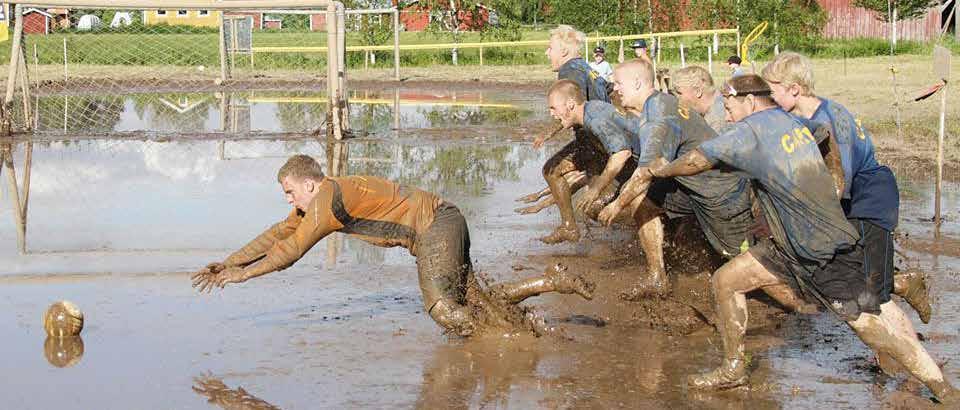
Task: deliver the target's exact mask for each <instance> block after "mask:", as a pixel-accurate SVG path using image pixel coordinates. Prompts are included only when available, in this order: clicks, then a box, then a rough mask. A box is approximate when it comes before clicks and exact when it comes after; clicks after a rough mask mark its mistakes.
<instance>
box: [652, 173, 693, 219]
mask: <svg viewBox="0 0 960 410" xmlns="http://www.w3.org/2000/svg"><path fill="white" fill-rule="evenodd" d="M647 199H649V200H650V202H653V204H654V205H656V206H657V207H658V208H660V209H663V211H664V212H665V213H666V214H667V218H670V219H675V218H682V217H685V216H691V215H693V207H692V205H691V204H690V197H689V196H688V195H687V193H686V192H684V191H683V189H681V187H680V184H678V183H677V182H676V181H675V180H674V179H673V178H654V180H653V182H652V183H651V184H650V188H649V189H647Z"/></svg>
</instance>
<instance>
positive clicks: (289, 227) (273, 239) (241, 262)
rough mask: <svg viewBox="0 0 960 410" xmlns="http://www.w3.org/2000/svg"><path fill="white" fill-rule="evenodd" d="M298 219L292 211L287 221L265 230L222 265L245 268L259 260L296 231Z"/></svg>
mask: <svg viewBox="0 0 960 410" xmlns="http://www.w3.org/2000/svg"><path fill="white" fill-rule="evenodd" d="M300 219H301V218H300V216H299V215H298V214H297V212H296V210H294V211H293V212H291V213H290V216H288V217H287V219H285V220H283V221H282V222H279V223H277V224H274V225H273V226H271V227H269V228H267V230H265V231H263V233H261V234H260V235H258V236H257V237H256V238H254V239H253V240H252V241H250V242H249V243H247V244H246V245H244V247H242V248H240V250H238V251H236V252H234V253H232V254H231V255H230V256H228V257H227V259H225V260H224V261H223V264H224V265H226V266H246V265H249V264H251V263H253V262H256V261H258V260H260V259H261V258H263V257H264V256H265V255H266V254H267V251H268V250H269V249H270V248H272V247H273V245H275V244H276V243H277V242H280V241H282V240H284V239H286V238H287V237H289V236H290V235H292V234H293V232H295V231H296V230H297V226H298V225H299V224H300Z"/></svg>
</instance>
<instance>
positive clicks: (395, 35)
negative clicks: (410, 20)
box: [393, 8, 400, 81]
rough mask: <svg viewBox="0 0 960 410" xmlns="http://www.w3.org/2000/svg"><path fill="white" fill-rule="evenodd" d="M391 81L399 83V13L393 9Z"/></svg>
mask: <svg viewBox="0 0 960 410" xmlns="http://www.w3.org/2000/svg"><path fill="white" fill-rule="evenodd" d="M393 80H394V81H400V11H399V10H397V9H396V8H394V9H393Z"/></svg>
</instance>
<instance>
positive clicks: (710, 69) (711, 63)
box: [707, 46, 713, 76]
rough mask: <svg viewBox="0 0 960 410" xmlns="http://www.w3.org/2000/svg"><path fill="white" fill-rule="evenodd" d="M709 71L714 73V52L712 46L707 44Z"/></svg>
mask: <svg viewBox="0 0 960 410" xmlns="http://www.w3.org/2000/svg"><path fill="white" fill-rule="evenodd" d="M707 71H709V72H710V75H711V76H712V75H713V53H711V52H710V46H707Z"/></svg>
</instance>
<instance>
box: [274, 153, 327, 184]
mask: <svg viewBox="0 0 960 410" xmlns="http://www.w3.org/2000/svg"><path fill="white" fill-rule="evenodd" d="M286 177H293V178H298V179H303V178H309V179H312V180H314V181H318V182H319V181H321V180H323V168H321V167H320V163H319V162H317V160H315V159H313V157H311V156H308V155H303V154H299V155H294V156H292V157H290V159H288V160H287V162H286V163H285V164H283V166H282V167H280V171H279V172H277V182H283V179H284V178H286Z"/></svg>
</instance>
